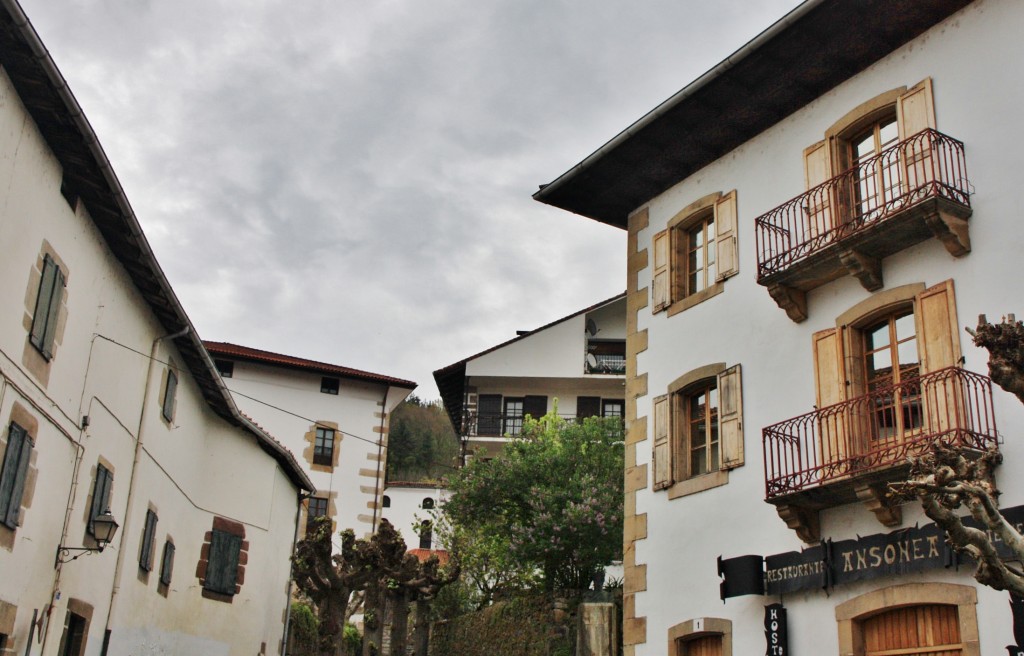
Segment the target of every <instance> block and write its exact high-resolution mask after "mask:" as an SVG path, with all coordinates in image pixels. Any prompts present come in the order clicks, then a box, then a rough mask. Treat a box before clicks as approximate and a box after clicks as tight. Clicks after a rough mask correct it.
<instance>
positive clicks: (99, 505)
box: [88, 464, 114, 537]
mask: <svg viewBox="0 0 1024 656" xmlns="http://www.w3.org/2000/svg"><path fill="white" fill-rule="evenodd" d="M113 488H114V474H113V473H111V471H110V470H109V469H107V468H106V467H104V466H103V465H102V464H97V465H96V480H95V481H93V488H92V503H90V505H89V525H88V531H89V535H91V536H93V537H96V526H95V525H94V524H93V522H94V521H95V520H96V518H97V517H99V516H100V515H102V514H103V513H104V512H106V511H108V510H110V495H111V493H112V492H113Z"/></svg>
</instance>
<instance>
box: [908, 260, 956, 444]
mask: <svg viewBox="0 0 1024 656" xmlns="http://www.w3.org/2000/svg"><path fill="white" fill-rule="evenodd" d="M914 319H915V320H916V322H917V349H918V357H920V358H921V375H925V374H930V373H933V372H936V371H939V370H940V369H945V368H946V367H952V366H955V365H956V364H958V363H959V361H960V331H959V330H958V329H957V326H958V324H957V320H956V295H955V293H954V291H953V281H952V280H947V281H945V282H941V283H939V284H938V285H935V286H934V287H929V288H928V289H926V290H924V291H923V292H921V293H920V294H918V295H917V296H916V297H915V299H914ZM921 392H922V396H923V403H924V406H925V417H924V419H925V421H926V422H927V423H926V425H925V431H926V432H929V433H940V432H946V431H949V430H951V429H954V428H957V427H960V428H963V427H964V426H958V424H960V423H962V422H964V421H965V420H966V417H965V413H964V411H963V405H964V400H963V390H962V388H961V387H960V385H959V381H958V380H957V379H955V378H941V379H932V380H931V382H930V383H929V384H928V385H926V386H923V388H922V390H921Z"/></svg>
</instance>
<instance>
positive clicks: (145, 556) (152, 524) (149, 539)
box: [139, 510, 156, 572]
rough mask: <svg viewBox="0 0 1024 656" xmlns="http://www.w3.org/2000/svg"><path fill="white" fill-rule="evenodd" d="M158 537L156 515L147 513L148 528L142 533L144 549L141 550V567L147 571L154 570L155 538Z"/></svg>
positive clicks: (149, 511) (150, 512) (148, 511)
mask: <svg viewBox="0 0 1024 656" xmlns="http://www.w3.org/2000/svg"><path fill="white" fill-rule="evenodd" d="M155 536H156V513H155V512H153V511H152V510H147V511H146V526H145V528H144V529H143V531H142V548H141V549H139V567H140V568H142V569H143V570H145V571H147V572H148V571H150V570H151V569H153V538H154V537H155Z"/></svg>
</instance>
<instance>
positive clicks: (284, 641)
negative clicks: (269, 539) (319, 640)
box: [281, 490, 311, 656]
mask: <svg viewBox="0 0 1024 656" xmlns="http://www.w3.org/2000/svg"><path fill="white" fill-rule="evenodd" d="M310 496H311V495H306V494H303V493H302V490H299V493H298V494H297V495H296V504H295V533H294V534H293V535H292V561H291V565H289V566H288V593H287V594H288V596H287V598H286V599H285V609H286V612H285V615H284V636H282V638H281V653H282V654H284V655H285V656H288V631H289V630H290V629H291V624H292V584H293V583H294V582H295V577H294V576H293V574H294V572H295V546H296V545H297V544H298V543H299V517H301V516H302V502H303V500H305V499H308V498H309V497H310Z"/></svg>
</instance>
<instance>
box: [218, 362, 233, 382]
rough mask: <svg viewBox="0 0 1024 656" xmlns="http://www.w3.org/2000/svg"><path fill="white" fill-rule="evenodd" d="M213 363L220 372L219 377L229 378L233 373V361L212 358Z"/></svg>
mask: <svg viewBox="0 0 1024 656" xmlns="http://www.w3.org/2000/svg"><path fill="white" fill-rule="evenodd" d="M213 364H214V366H215V367H217V371H219V372H220V375H221V378H231V377H232V376H234V375H235V363H234V362H232V361H231V360H214V361H213Z"/></svg>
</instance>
